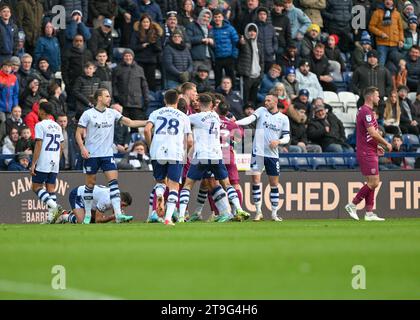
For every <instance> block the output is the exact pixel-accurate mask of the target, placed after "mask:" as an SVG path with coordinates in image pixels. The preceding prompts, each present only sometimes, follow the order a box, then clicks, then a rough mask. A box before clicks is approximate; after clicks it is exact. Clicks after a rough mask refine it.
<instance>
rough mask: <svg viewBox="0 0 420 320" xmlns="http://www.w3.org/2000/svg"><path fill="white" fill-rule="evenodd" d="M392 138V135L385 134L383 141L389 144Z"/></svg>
mask: <svg viewBox="0 0 420 320" xmlns="http://www.w3.org/2000/svg"><path fill="white" fill-rule="evenodd" d="M393 137H394V135H393V134H390V133H387V134H385V137H384V138H385V140H386V141H387V142H388V143H391V142H392V138H393Z"/></svg>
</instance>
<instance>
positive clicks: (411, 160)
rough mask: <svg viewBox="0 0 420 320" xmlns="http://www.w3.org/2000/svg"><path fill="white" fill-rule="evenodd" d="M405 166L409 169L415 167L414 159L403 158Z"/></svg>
mask: <svg viewBox="0 0 420 320" xmlns="http://www.w3.org/2000/svg"><path fill="white" fill-rule="evenodd" d="M404 160H405V164H406V165H407V166H409V167H411V168H414V167H415V164H416V158H404Z"/></svg>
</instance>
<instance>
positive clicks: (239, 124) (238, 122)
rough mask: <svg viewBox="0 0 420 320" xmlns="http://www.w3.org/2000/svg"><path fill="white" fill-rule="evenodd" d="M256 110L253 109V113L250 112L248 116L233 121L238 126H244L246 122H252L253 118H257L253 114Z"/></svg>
mask: <svg viewBox="0 0 420 320" xmlns="http://www.w3.org/2000/svg"><path fill="white" fill-rule="evenodd" d="M256 112H257V111H255V112H254V113H253V114H251V115H250V116H248V117H246V118H243V119H241V120H238V121H235V123H236V124H237V125H238V126H246V125H248V124H251V123H253V122H254V121H255V120H257V119H258V116H257V115H256V114H255V113H256Z"/></svg>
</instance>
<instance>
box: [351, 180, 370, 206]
mask: <svg viewBox="0 0 420 320" xmlns="http://www.w3.org/2000/svg"><path fill="white" fill-rule="evenodd" d="M369 193H370V188H369V187H368V185H367V184H365V185H364V186H363V187H362V188H361V189H360V190H359V192H358V193H357V194H356V196H355V197H354V198H353V204H354V205H356V206H357V205H358V204H359V203H360V202H362V200H363V199H365V198H366V197H367V196H368V195H369Z"/></svg>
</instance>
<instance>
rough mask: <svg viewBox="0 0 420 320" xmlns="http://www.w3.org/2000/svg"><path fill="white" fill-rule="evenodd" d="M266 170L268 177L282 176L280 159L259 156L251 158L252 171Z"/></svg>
mask: <svg viewBox="0 0 420 320" xmlns="http://www.w3.org/2000/svg"><path fill="white" fill-rule="evenodd" d="M264 168H265V172H266V173H267V175H268V176H278V175H279V174H280V161H279V159H278V158H268V157H263V156H257V155H255V154H253V155H252V158H251V170H252V171H256V172H262V171H263V169H264Z"/></svg>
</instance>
